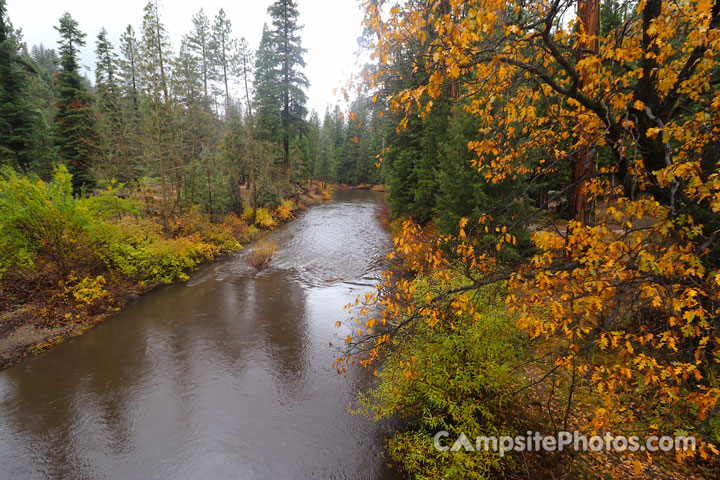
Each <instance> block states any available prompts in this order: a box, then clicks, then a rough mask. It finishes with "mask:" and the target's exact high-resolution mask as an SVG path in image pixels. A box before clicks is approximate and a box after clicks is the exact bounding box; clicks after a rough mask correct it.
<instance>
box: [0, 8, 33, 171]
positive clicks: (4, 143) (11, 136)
mask: <svg viewBox="0 0 720 480" xmlns="http://www.w3.org/2000/svg"><path fill="white" fill-rule="evenodd" d="M23 65H24V62H23V61H22V59H21V58H20V56H19V55H18V52H17V45H16V43H15V39H14V38H13V30H12V27H11V25H10V22H9V20H8V19H7V12H6V9H5V0H0V163H6V162H7V163H9V164H11V165H13V166H15V167H17V168H19V169H21V170H23V171H26V172H27V171H28V169H29V167H30V161H31V158H32V144H33V140H32V135H33V131H32V130H33V128H32V127H33V119H34V117H35V114H34V112H33V111H32V110H31V108H30V105H29V103H28V101H27V97H26V95H27V89H28V79H27V73H26V72H25V70H24V68H23Z"/></svg>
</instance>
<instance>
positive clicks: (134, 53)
mask: <svg viewBox="0 0 720 480" xmlns="http://www.w3.org/2000/svg"><path fill="white" fill-rule="evenodd" d="M120 53H121V54H122V58H121V59H120V63H119V66H120V71H119V73H118V77H119V79H120V86H121V88H122V92H123V97H124V98H125V100H126V101H127V103H128V104H129V105H130V106H131V107H132V110H133V112H134V113H137V109H138V102H139V100H138V83H139V71H138V67H139V65H138V63H139V58H138V43H137V39H136V38H135V30H134V29H133V28H132V26H131V25H128V26H127V29H125V31H124V32H123V34H122V35H121V36H120Z"/></svg>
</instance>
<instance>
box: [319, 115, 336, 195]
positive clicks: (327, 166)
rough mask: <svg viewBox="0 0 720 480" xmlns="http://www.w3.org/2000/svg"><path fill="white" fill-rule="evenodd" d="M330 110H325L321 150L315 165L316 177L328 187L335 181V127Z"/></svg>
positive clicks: (321, 132)
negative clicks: (329, 183)
mask: <svg viewBox="0 0 720 480" xmlns="http://www.w3.org/2000/svg"><path fill="white" fill-rule="evenodd" d="M334 123H335V122H334V120H333V117H332V115H331V114H330V110H329V109H327V110H325V118H324V119H323V125H322V130H321V131H320V145H319V146H320V148H319V151H318V157H317V161H316V163H315V177H317V179H318V180H320V181H322V182H323V185H327V183H328V182H331V181H333V180H335V171H336V169H335V151H336V149H335V140H334V137H335V125H334Z"/></svg>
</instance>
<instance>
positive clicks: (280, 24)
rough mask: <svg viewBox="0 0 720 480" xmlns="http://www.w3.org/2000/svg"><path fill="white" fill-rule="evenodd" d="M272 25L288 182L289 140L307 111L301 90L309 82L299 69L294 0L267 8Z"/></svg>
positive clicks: (300, 55) (281, 0)
mask: <svg viewBox="0 0 720 480" xmlns="http://www.w3.org/2000/svg"><path fill="white" fill-rule="evenodd" d="M268 12H269V13H270V17H271V18H272V23H273V41H274V43H275V51H276V53H277V56H276V61H277V73H278V89H279V91H280V102H281V120H282V143H283V152H284V153H283V166H284V168H285V177H286V179H287V180H288V181H289V179H290V139H291V136H292V133H293V130H295V131H297V130H298V129H301V128H302V126H303V123H304V119H305V115H306V113H307V112H306V110H305V103H306V100H307V98H306V95H305V91H304V89H306V88H307V87H308V85H309V84H308V81H307V78H306V77H305V74H304V73H303V72H302V70H301V69H302V68H304V67H305V60H304V59H303V55H304V54H305V52H306V50H305V49H304V48H302V45H301V41H300V36H299V32H300V30H302V28H303V27H302V26H300V25H298V16H299V14H298V9H297V3H296V2H295V1H294V0H276V1H275V3H273V4H272V5H271V6H270V7H269V9H268Z"/></svg>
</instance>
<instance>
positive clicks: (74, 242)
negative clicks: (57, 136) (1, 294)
mask: <svg viewBox="0 0 720 480" xmlns="http://www.w3.org/2000/svg"><path fill="white" fill-rule="evenodd" d="M134 208H136V205H135V204H134V203H133V202H131V201H128V200H123V199H120V198H118V197H116V196H115V195H114V193H113V191H112V189H109V190H107V191H105V192H103V193H101V194H100V195H98V196H95V197H92V198H87V199H78V198H75V197H74V196H73V193H72V176H71V175H70V173H68V170H67V169H66V168H65V167H64V166H62V165H60V166H56V167H55V170H54V174H53V177H52V180H51V181H50V182H44V181H42V180H40V179H39V178H38V177H37V176H35V175H29V176H25V175H20V174H19V173H17V172H16V171H14V170H13V169H11V168H9V167H6V168H4V169H2V171H0V274H3V273H4V272H5V271H7V269H8V268H10V267H12V266H15V267H18V268H31V267H32V266H33V265H34V263H35V261H36V259H37V258H38V256H40V255H43V256H45V257H47V258H48V259H49V260H50V261H51V262H52V263H53V264H54V265H55V266H56V267H57V269H58V271H59V272H60V273H61V274H62V275H63V276H65V275H67V274H68V273H69V272H70V269H71V268H72V267H73V265H74V264H76V263H78V262H80V263H82V261H83V260H87V256H88V255H91V254H92V246H93V244H94V243H95V242H96V241H97V234H98V226H99V225H100V224H101V222H102V220H103V219H104V218H108V217H110V216H114V215H118V214H120V213H122V212H124V211H132V210H133V209H134Z"/></svg>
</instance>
